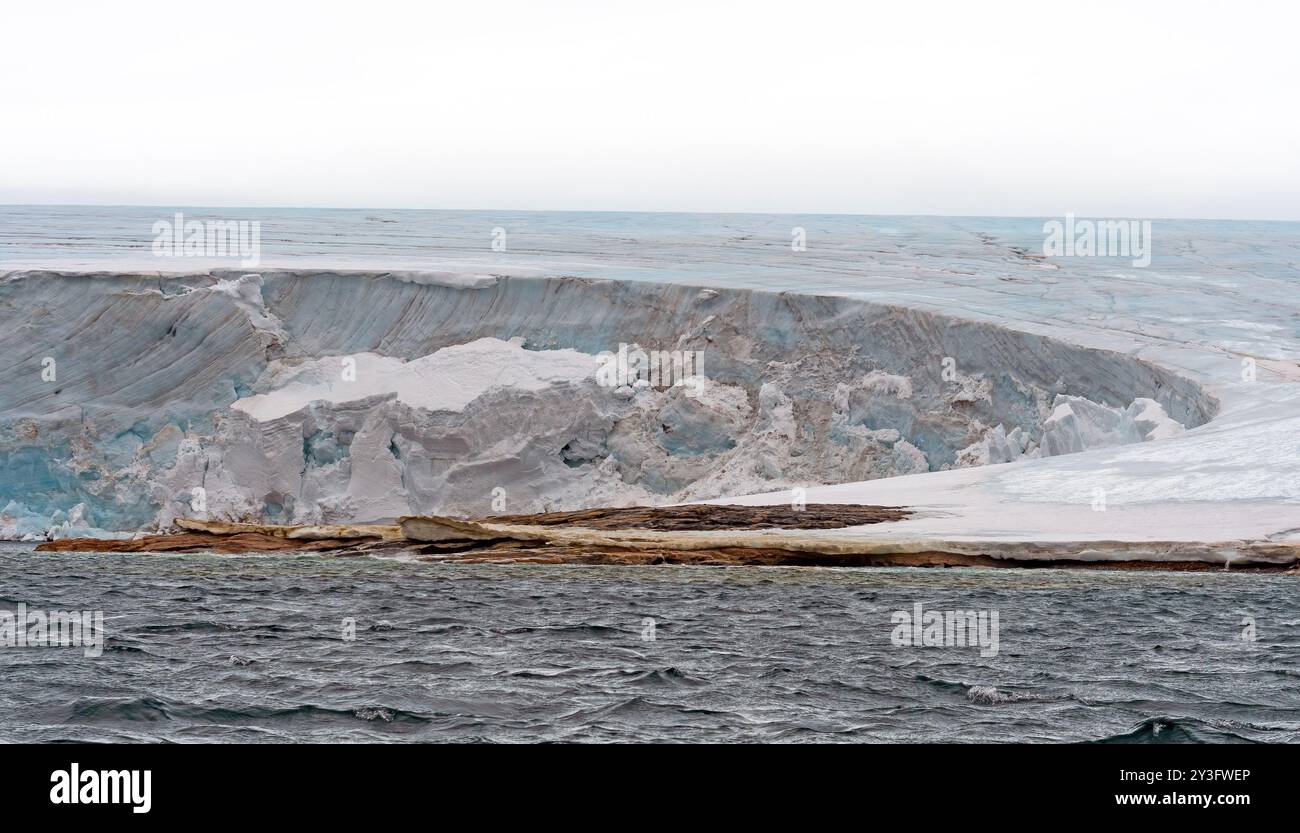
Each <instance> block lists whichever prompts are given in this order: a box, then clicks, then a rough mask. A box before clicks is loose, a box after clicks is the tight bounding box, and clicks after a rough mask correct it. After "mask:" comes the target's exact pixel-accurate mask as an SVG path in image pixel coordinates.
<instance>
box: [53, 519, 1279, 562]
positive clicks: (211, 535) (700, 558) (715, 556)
mask: <svg viewBox="0 0 1300 833" xmlns="http://www.w3.org/2000/svg"><path fill="white" fill-rule="evenodd" d="M908 514H909V512H908V510H906V509H897V508H890V507H880V506H863V505H850V504H810V505H809V506H807V507H805V508H803V509H801V510H796V509H794V508H792V507H789V506H752V507H750V506H711V505H691V506H673V507H662V508H653V507H627V508H602V509H592V510H583V511H578V512H552V513H545V514H539V515H510V516H497V517H493V518H486V519H482V520H477V521H475V520H462V519H457V518H445V517H437V516H409V517H403V518H399V519H398V522H397V523H396V524H347V525H316V526H272V525H265V524H239V523H230V522H223V521H198V520H190V519H182V520H178V521H177V524H176V525H177V526H178V527H180V528H181V529H183V530H185V531H184V532H182V533H179V534H173V535H155V536H146V537H142V538H135V539H130V540H102V539H62V540H59V541H52V542H49V543H45V544H41V545H40V546H39V547H37V549H38V550H40V551H47V552H72V551H92V552H124V553H129V552H213V553H222V554H238V553H248V552H292V551H302V552H319V553H323V554H324V553H328V554H330V555H334V556H352V555H365V554H369V553H378V552H383V551H388V552H404V553H407V554H410V555H413V556H415V557H416V558H419V559H421V560H426V561H437V562H455V563H464V564H486V563H498V564H499V563H517V564H603V565H643V564H682V565H700V566H819V567H902V566H907V567H1024V568H1031V567H1058V568H1059V567H1070V568H1076V569H1133V570H1170V571H1172V570H1181V571H1189V570H1190V571H1199V570H1219V569H1225V567H1224V562H1225V560H1226V561H1228V562H1229V564H1228V567H1227V568H1228V569H1231V570H1234V571H1246V572H1281V571H1288V570H1291V571H1295V565H1296V564H1297V563H1298V562H1300V546H1296V545H1292V544H1278V543H1274V542H1268V541H1222V542H1189V541H1075V542H1033V541H960V540H943V539H934V540H926V539H911V538H895V537H892V536H889V537H883V538H882V537H879V536H873V535H869V534H867V533H866V532H865V531H864V534H863V535H862V536H857V535H854V534H853V533H850V534H849V535H848V536H825V535H817V534H808V535H801V534H799V533H800V531H802V530H825V529H837V528H847V527H862V526H870V525H873V524H879V523H889V522H892V521H897V520H901V519H903V518H905V517H906V516H907V515H908Z"/></svg>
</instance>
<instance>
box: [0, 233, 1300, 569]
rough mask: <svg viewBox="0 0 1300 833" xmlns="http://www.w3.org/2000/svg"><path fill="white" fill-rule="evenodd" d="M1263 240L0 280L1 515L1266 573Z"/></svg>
mask: <svg viewBox="0 0 1300 833" xmlns="http://www.w3.org/2000/svg"><path fill="white" fill-rule="evenodd" d="M755 222H757V221H755ZM759 227H760V228H761V224H760V226H759ZM1175 231H1176V230H1175ZM1267 231H1268V232H1269V234H1267V235H1265V237H1269V235H1271V236H1272V240H1273V248H1272V249H1271V250H1270V251H1271V254H1270V255H1269V256H1268V258H1266V260H1267V262H1266V263H1265V264H1264V266H1262V267H1261V266H1259V265H1258V264H1253V262H1252V261H1251V259H1250V257H1249V256H1245V257H1243V255H1242V253H1243V252H1246V253H1247V255H1249V253H1250V252H1252V251H1254V249H1253V248H1252V247H1253V246H1254V245H1255V239H1254V237H1252V236H1251V235H1250V234H1246V233H1245V232H1233V234H1228V235H1227V240H1228V242H1227V243H1223V244H1222V246H1223V247H1226V248H1224V251H1228V254H1227V255H1224V256H1223V257H1222V258H1221V260H1222V263H1217V264H1216V261H1215V258H1214V256H1213V255H1205V256H1202V255H1201V254H1200V252H1199V250H1197V249H1196V248H1195V246H1196V242H1197V241H1198V240H1200V237H1198V236H1197V235H1196V234H1192V233H1187V234H1185V235H1183V236H1179V234H1178V233H1174V234H1171V235H1170V237H1169V238H1168V239H1167V241H1166V243H1167V244H1168V245H1185V246H1189V247H1191V248H1190V249H1178V251H1179V252H1181V253H1182V255H1183V256H1182V257H1181V258H1173V259H1167V260H1165V261H1163V262H1162V261H1161V260H1160V259H1159V258H1157V260H1156V262H1155V264H1154V265H1153V266H1152V267H1150V268H1149V269H1145V270H1144V269H1137V268H1117V267H1115V265H1114V264H1113V263H1109V264H1098V263H1093V262H1088V263H1083V264H1079V263H1070V262H1063V263H1057V262H1052V261H1048V260H1045V259H1042V258H1036V257H1031V256H1027V255H1026V251H1025V247H1023V246H1020V247H1017V246H1012V245H1004V244H1003V243H1000V242H998V241H996V240H994V239H992V238H990V236H989V235H987V234H984V235H971V236H970V239H969V240H968V241H966V242H962V243H959V244H951V245H950V246H948V248H946V249H943V250H942V251H941V252H939V254H941V255H942V256H941V257H940V256H939V255H936V259H935V262H933V263H930V262H929V261H927V259H926V258H925V257H924V256H923V255H924V253H920V254H918V252H917V251H916V250H915V247H912V249H911V250H909V247H908V246H907V245H904V244H902V243H897V242H896V243H893V244H891V245H893V246H894V248H893V249H888V248H884V249H880V250H878V251H874V252H872V253H868V254H862V255H861V258H862V262H859V260H857V259H854V258H855V257H856V255H853V254H851V253H850V252H849V250H848V249H842V250H838V249H837V250H834V251H833V252H832V253H831V254H829V255H822V256H820V258H819V259H811V260H810V261H808V262H809V263H810V264H811V266H812V267H813V268H810V269H809V271H808V274H809V275H810V276H811V277H810V278H809V279H808V280H807V281H803V282H798V281H795V280H792V279H791V278H789V277H781V278H778V279H772V278H771V277H770V276H767V275H759V274H757V273H753V274H750V273H746V274H745V275H742V276H740V277H737V276H736V275H734V274H727V275H726V277H725V279H723V280H719V281H717V282H710V281H709V280H708V279H707V276H706V275H700V274H696V273H695V272H693V271H690V270H686V271H684V272H674V273H672V274H663V275H657V274H655V273H654V270H653V269H651V268H650V266H651V265H653V264H654V263H655V262H657V261H655V260H654V258H653V257H651V256H648V255H647V256H645V257H646V258H647V259H646V260H645V261H643V262H637V263H635V264H633V265H631V266H629V261H628V259H627V258H626V257H623V258H621V259H620V257H618V256H616V255H612V254H610V253H609V252H604V253H603V254H598V253H591V254H590V259H586V258H579V257H578V256H576V255H574V256H571V257H572V258H573V262H571V263H564V264H558V265H557V264H554V263H548V264H543V265H541V266H539V265H537V261H536V260H535V259H534V260H533V261H530V265H528V266H527V267H526V268H525V267H524V266H521V265H520V264H518V263H515V264H513V265H512V264H510V263H505V264H501V263H497V264H495V265H494V264H492V263H489V262H487V259H486V256H479V255H476V256H475V257H474V258H468V259H466V258H462V262H459V263H458V264H457V268H455V269H442V268H439V269H437V270H435V269H425V270H419V269H397V268H394V269H387V270H384V269H366V270H361V269H352V268H342V267H329V268H307V267H303V266H300V265H298V264H296V263H288V264H287V265H277V266H276V268H263V269H260V270H255V271H247V270H238V269H235V270H229V269H219V268H208V269H200V270H198V271H193V272H189V273H186V272H158V271H146V270H144V269H142V268H115V270H114V271H111V272H96V271H86V270H68V269H60V268H50V267H45V268H37V267H33V268H20V269H11V270H9V271H6V272H0V344H2V346H3V353H2V355H4V356H5V357H7V362H8V365H9V366H8V368H7V370H8V372H7V374H6V376H5V379H6V382H5V384H4V385H3V386H2V387H0V537H7V538H29V539H32V538H46V537H63V536H72V535H75V536H86V535H94V536H112V535H123V534H132V533H136V532H139V531H142V530H148V531H153V530H159V529H164V528H166V527H168V526H169V525H170V524H171V523H172V521H173V520H174V519H175V518H177V517H201V518H209V519H220V520H231V521H254V522H271V523H313V524H320V523H343V522H362V521H378V520H384V519H391V518H395V517H398V516H403V515H417V514H423V515H430V514H433V515H454V516H471V517H490V516H491V515H493V514H499V513H503V512H509V513H525V512H537V511H549V510H561V509H575V508H583V507H590V506H610V505H614V506H617V505H631V504H666V503H680V502H688V501H702V500H711V501H715V502H725V503H746V504H761V503H784V502H793V503H795V504H798V503H799V502H801V501H806V502H808V503H835V502H852V503H865V504H874V505H882V506H905V507H908V508H909V509H910V510H911V511H912V514H911V515H910V516H909V517H908V518H906V519H904V520H901V521H895V522H890V523H879V524H873V525H870V526H864V527H849V528H845V529H835V530H818V531H815V532H808V531H802V532H801V531H796V530H782V531H771V532H762V533H753V534H752V535H751V538H754V539H758V538H761V539H762V540H763V541H764V542H766V543H767V544H769V545H770V544H771V542H773V541H780V540H781V539H783V538H786V539H792V540H793V539H801V540H802V539H807V538H809V537H810V536H811V537H814V538H816V539H817V540H818V541H820V542H821V544H822V545H824V546H829V547H837V548H838V547H844V548H858V549H861V550H862V551H880V552H886V551H889V552H926V551H956V552H969V553H981V554H986V555H992V556H994V557H999V558H1047V559H1063V558H1064V559H1070V558H1078V559H1118V560H1145V561H1159V560H1170V561H1186V560H1208V561H1216V562H1217V561H1224V562H1229V563H1233V564H1235V563H1246V562H1265V563H1288V562H1291V561H1294V560H1295V559H1296V557H1297V555H1298V554H1300V364H1297V356H1300V352H1297V346H1298V345H1300V291H1298V290H1297V287H1298V285H1300V279H1298V278H1297V267H1296V263H1297V262H1300V251H1298V246H1297V240H1300V235H1297V234H1296V233H1295V231H1294V230H1293V229H1290V228H1289V227H1288V228H1286V229H1284V231H1285V233H1278V232H1276V230H1267ZM1234 234H1235V236H1234ZM1251 234H1254V232H1251ZM903 237H904V238H906V237H907V234H906V229H904V234H903ZM812 240H813V242H814V243H815V241H816V237H815V236H813V238H812ZM659 245H661V246H662V245H666V244H659ZM674 245H678V246H684V245H685V244H681V243H680V241H679V242H678V243H675V244H674ZM945 245H947V244H945ZM787 246H788V244H787ZM954 247H955V248H954ZM651 248H653V247H651ZM742 249H743V247H742ZM882 252H883V254H882ZM1189 252H1190V253H1189ZM759 254H760V256H761V257H763V258H767V259H768V261H774V260H775V259H776V258H778V257H780V256H778V255H774V254H773V253H772V252H771V251H764V252H761V253H759ZM715 255H716V252H712V251H711V250H710V253H709V256H715ZM730 256H731V257H737V256H738V255H736V254H734V253H733V254H732V255H730ZM600 257H604V258H605V260H606V262H608V263H609V264H613V265H612V266H611V267H610V268H608V269H606V270H604V272H607V273H608V274H610V275H611V277H612V278H618V279H608V278H602V277H599V275H600V274H603V273H604V272H602V269H601V264H600V262H599V258H600ZM475 258H478V259H475ZM480 260H482V262H480ZM579 261H581V266H580V267H579V266H578V262H579ZM593 261H596V262H594V263H593ZM665 262H667V261H665ZM568 267H573V268H568ZM638 270H639V272H638ZM629 271H633V272H638V274H626V273H627V272H629ZM796 283H797V284H798V285H797V286H796V285H795V284H796ZM620 350H621V351H623V353H624V354H625V355H626V354H627V353H629V352H630V353H632V354H637V353H639V352H644V353H646V354H652V353H658V354H662V355H664V356H668V355H677V356H680V355H683V354H685V353H690V354H693V355H694V356H697V357H698V359H697V365H698V366H697V368H696V369H697V371H698V376H697V377H693V378H692V379H690V380H688V383H687V384H676V385H674V384H672V381H673V380H671V379H668V378H665V379H658V378H656V379H653V380H642V381H636V379H635V378H626V379H624V378H619V379H617V380H616V381H615V382H613V383H611V382H610V381H609V379H608V374H604V375H602V370H603V369H604V370H607V369H608V368H609V366H610V365H609V362H610V361H611V358H610V357H611V355H613V356H617V355H618V354H619V353H620ZM633 370H635V368H633ZM665 375H666V376H668V375H671V374H669V373H668V365H667V364H665ZM634 376H635V373H633V377H634ZM675 534H676V535H683V536H687V537H689V536H691V535H693V534H694V533H675ZM701 535H703V533H701ZM715 537H716V536H715Z"/></svg>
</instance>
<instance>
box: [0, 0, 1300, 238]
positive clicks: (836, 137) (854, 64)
mask: <svg viewBox="0 0 1300 833" xmlns="http://www.w3.org/2000/svg"><path fill="white" fill-rule="evenodd" d="M1298 8H1300V4H1297V3H1295V2H1251V0H1236V1H1235V2H1216V3H1200V2H1188V0H1181V1H1180V2H1132V0H1130V2H1095V1H1093V0H1090V1H1089V2H1080V3H1053V2H1043V1H1042V0H1036V2H1025V3H1012V2H992V3H975V2H924V1H923V0H894V1H893V2H889V3H874V2H837V3H829V2H818V1H817V0H789V1H788V2H781V3H769V2H736V3H727V2H710V1H709V0H694V2H680V3H679V2H672V0H655V1H654V2H641V3H635V4H633V3H620V2H617V0H605V2H578V1H576V0H574V1H572V2H554V1H553V2H527V1H519V2H517V0H486V1H485V2H478V3H467V2H455V3H446V2H436V1H435V2H409V3H397V2H386V1H385V0H366V2H355V0H353V1H352V2H347V3H333V2H313V3H305V2H304V3H293V4H290V3H277V2H272V0H258V2H242V0H214V1H213V2H206V1H205V2H199V1H198V0H189V2H186V0H166V2H156V3H155V2H132V0H124V2H122V3H103V2H58V0H42V2H39V3H18V2H5V3H4V4H3V6H0V114H2V115H3V118H2V119H0V123H2V125H3V128H2V129H0V203H109V204H119V203H120V204H148V205H213V206H236V205H254V206H256V205H276V206H357V207H386V208H508V209H608V210H665V211H771V212H816V211H824V212H851V213H869V214H996V215H1030V216H1060V215H1062V214H1064V213H1065V212H1074V213H1076V214H1079V215H1092V216H1107V217H1120V216H1124V217H1127V216H1135V217H1232V218H1238V217H1242V218H1274V219H1300V107H1298V106H1297V100H1300V94H1298V93H1297V88H1298V87H1300V48H1297V45H1296V37H1297V34H1296V33H1297V24H1300V11H1297V9H1298Z"/></svg>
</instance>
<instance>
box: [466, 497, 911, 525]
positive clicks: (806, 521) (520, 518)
mask: <svg viewBox="0 0 1300 833" xmlns="http://www.w3.org/2000/svg"><path fill="white" fill-rule="evenodd" d="M910 514H911V512H909V511H908V510H906V509H897V508H893V507H887V506H863V505H859V504H854V503H810V504H807V505H806V506H803V507H800V508H795V507H794V506H792V505H788V504H782V505H778V506H731V505H712V504H702V503H695V504H686V505H682V506H629V507H624V508H601V509H582V510H578V511H576V512H547V513H544V514H540V515H495V516H493V517H490V518H482V519H480V520H481V522H482V523H488V524H511V525H521V526H579V527H583V528H585V529H655V530H662V531H665V532H688V531H716V530H742V529H842V528H844V527H848V526H863V525H865V524H875V523H885V522H888V521H899V520H902V519H903V518H905V517H907V516H908V515H910Z"/></svg>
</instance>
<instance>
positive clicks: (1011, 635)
mask: <svg viewBox="0 0 1300 833" xmlns="http://www.w3.org/2000/svg"><path fill="white" fill-rule="evenodd" d="M1296 582H1297V579H1296V578H1295V577H1294V576H1283V575H1246V574H1233V573H1221V572H1216V573H1199V574H1190V573H1184V574H1180V573H1141V572H1100V571H1057V570H978V569H930V570H921V569H910V570H909V569H879V570H840V569H811V568H810V569H803V568H770V569H761V568H683V567H650V568H646V567H641V568H624V567H557V566H468V565H465V566H450V565H432V564H424V563H416V562H409V561H396V560H379V559H373V558H352V559H329V558H321V557H317V556H301V557H299V556H295V557H282V556H275V557H268V556H247V557H230V556H203V555H182V556H175V555H112V554H99V555H69V554H41V553H34V552H32V551H31V549H30V545H20V544H13V543H9V544H0V609H8V610H13V609H15V608H16V606H17V605H18V603H20V602H21V603H26V605H27V607H28V609H29V610H31V609H55V610H72V609H77V610H87V609H89V610H103V611H104V616H105V619H106V629H107V634H108V636H107V641H106V646H105V651H104V653H103V655H102V656H100V657H98V658H92V657H86V656H84V655H83V652H82V651H81V650H79V649H74V648H13V647H10V648H0V740H4V741H69V740H74V741H181V742H184V741H279V742H291V741H317V742H325V741H380V740H383V741H498V742H518V741H779V742H806V741H822V742H825V741H834V742H841V741H852V742H872V741H1094V740H1097V741H1099V740H1109V741H1138V742H1142V741H1147V742H1163V741H1174V742H1194V741H1216V742H1222V741H1275V742H1276V741H1292V742H1294V741H1297V740H1300V611H1297V608H1296V605H1295V601H1294V600H1295V594H1296V589H1297V583H1296ZM917 602H920V603H922V604H923V605H924V606H925V608H926V609H937V610H944V609H967V610H969V609H976V610H986V611H992V610H996V611H997V612H998V614H999V652H998V654H997V656H993V657H988V658H982V657H981V656H980V655H979V651H978V649H976V648H967V647H928V648H927V647H899V646H896V645H894V644H893V643H892V642H891V639H890V636H891V632H892V630H893V628H894V625H893V624H892V623H891V620H890V615H891V613H893V612H894V611H896V610H910V609H912V606H913V605H914V604H915V603H917ZM1245 617H1251V621H1253V622H1254V625H1255V635H1256V639H1255V640H1254V641H1249V640H1243V639H1242V635H1243V630H1244V626H1243V619H1244V618H1245ZM349 618H350V619H354V620H355V623H356V626H355V639H351V640H349V639H345V638H344V633H343V628H344V620H345V619H349ZM649 619H653V620H654V622H653V633H651V629H650V628H649V627H648V623H647V621H646V620H649ZM651 636H653V638H649V637H651Z"/></svg>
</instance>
